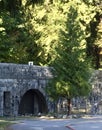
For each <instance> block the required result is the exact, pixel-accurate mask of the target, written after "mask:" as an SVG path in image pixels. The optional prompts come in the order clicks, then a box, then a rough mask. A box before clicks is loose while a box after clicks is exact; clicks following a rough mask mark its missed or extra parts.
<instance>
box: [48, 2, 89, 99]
mask: <svg viewBox="0 0 102 130" xmlns="http://www.w3.org/2000/svg"><path fill="white" fill-rule="evenodd" d="M73 5H74V6H73ZM73 5H72V3H71V5H70V7H69V11H68V17H67V21H66V29H65V30H63V31H61V33H60V36H59V43H58V46H56V52H57V55H56V59H55V61H54V62H53V67H54V71H53V73H54V75H56V76H55V77H54V79H53V80H52V81H51V84H52V85H51V84H50V85H49V86H48V88H47V92H48V93H49V95H50V96H52V98H58V97H60V96H62V97H65V98H67V99H71V98H73V97H75V96H85V95H88V93H89V91H90V89H91V87H90V84H89V77H90V69H89V68H90V62H89V59H87V58H86V40H85V38H86V37H87V34H86V33H85V27H84V26H83V25H82V23H81V22H80V19H82V18H85V17H83V15H82V17H81V16H80V13H79V11H78V9H77V8H78V7H77V5H76V3H73Z"/></svg>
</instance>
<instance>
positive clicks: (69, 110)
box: [67, 99, 71, 116]
mask: <svg viewBox="0 0 102 130" xmlns="http://www.w3.org/2000/svg"><path fill="white" fill-rule="evenodd" d="M67 105H68V113H67V115H68V116H69V115H70V114H71V99H67Z"/></svg>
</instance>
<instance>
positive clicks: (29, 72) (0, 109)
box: [0, 63, 52, 116]
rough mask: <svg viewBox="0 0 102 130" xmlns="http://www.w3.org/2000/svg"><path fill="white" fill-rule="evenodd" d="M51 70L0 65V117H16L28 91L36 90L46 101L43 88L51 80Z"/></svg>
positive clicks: (32, 66)
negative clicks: (23, 97)
mask: <svg viewBox="0 0 102 130" xmlns="http://www.w3.org/2000/svg"><path fill="white" fill-rule="evenodd" d="M50 70H51V68H49V67H41V66H34V65H23V64H12V63H0V116H3V115H7V116H8V115H17V114H18V105H19V102H20V100H21V98H22V96H23V95H24V93H26V92H27V91H28V90H30V89H35V90H38V91H39V92H40V93H41V94H42V95H43V96H44V97H45V100H46V99H47V97H46V93H45V91H44V88H45V87H46V84H47V82H48V80H49V79H50V78H52V74H51V71H50Z"/></svg>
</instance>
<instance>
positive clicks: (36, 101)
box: [18, 89, 47, 115]
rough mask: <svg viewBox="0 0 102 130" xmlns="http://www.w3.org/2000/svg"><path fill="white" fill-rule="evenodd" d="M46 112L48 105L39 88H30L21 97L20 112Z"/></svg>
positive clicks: (21, 113)
mask: <svg viewBox="0 0 102 130" xmlns="http://www.w3.org/2000/svg"><path fill="white" fill-rule="evenodd" d="M39 112H40V113H46V112H47V105H46V100H45V98H44V96H43V94H42V93H41V92H40V91H39V90H37V89H30V90H28V91H27V92H26V93H25V94H24V95H23V97H22V98H21V101H20V104H19V109H18V114H20V115H25V114H33V115H36V114H38V113H39Z"/></svg>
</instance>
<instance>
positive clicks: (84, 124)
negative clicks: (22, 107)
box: [6, 116, 102, 130]
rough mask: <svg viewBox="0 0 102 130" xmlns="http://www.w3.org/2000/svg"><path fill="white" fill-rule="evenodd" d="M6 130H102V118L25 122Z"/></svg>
mask: <svg viewBox="0 0 102 130" xmlns="http://www.w3.org/2000/svg"><path fill="white" fill-rule="evenodd" d="M6 130H102V116H93V117H86V118H80V119H51V120H48V119H37V120H23V121H19V122H18V123H17V124H14V125H12V126H10V127H9V128H7V129H6Z"/></svg>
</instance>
